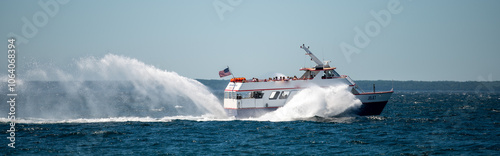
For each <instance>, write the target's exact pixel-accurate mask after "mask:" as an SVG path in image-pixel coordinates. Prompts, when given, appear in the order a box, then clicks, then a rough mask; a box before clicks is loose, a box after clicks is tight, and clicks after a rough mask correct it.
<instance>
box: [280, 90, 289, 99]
mask: <svg viewBox="0 0 500 156" xmlns="http://www.w3.org/2000/svg"><path fill="white" fill-rule="evenodd" d="M289 94H290V91H281V96H280V99H287V98H288V95H289Z"/></svg>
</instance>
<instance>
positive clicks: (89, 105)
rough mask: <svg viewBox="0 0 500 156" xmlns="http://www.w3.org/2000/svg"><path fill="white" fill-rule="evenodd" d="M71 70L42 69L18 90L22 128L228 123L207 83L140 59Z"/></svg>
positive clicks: (80, 64)
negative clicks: (76, 124)
mask: <svg viewBox="0 0 500 156" xmlns="http://www.w3.org/2000/svg"><path fill="white" fill-rule="evenodd" d="M70 67H73V68H74V69H69V70H62V69H60V68H58V67H37V68H34V69H28V72H26V73H24V74H23V76H22V77H21V78H20V79H19V80H18V82H19V83H18V86H17V90H18V94H19V96H18V99H17V100H16V101H17V103H18V105H17V106H16V119H17V122H23V119H25V120H24V121H25V122H35V123H36V122H107V121H110V122H113V121H116V122H120V121H168V120H171V119H176V118H180V119H182V118H193V119H194V120H198V119H204V118H213V119H219V118H227V117H226V115H225V112H224V110H223V107H222V104H221V103H220V101H219V100H218V99H217V97H216V96H215V95H213V94H212V93H211V92H210V91H209V89H208V88H207V87H206V86H204V85H203V84H202V83H200V82H198V81H196V80H194V79H190V78H187V77H183V76H180V75H178V74H177V73H175V72H171V71H164V70H160V69H158V68H155V67H154V66H151V65H147V64H145V63H143V62H140V61H138V60H136V59H132V58H128V57H123V56H117V55H113V54H108V55H105V56H104V57H103V58H95V57H86V58H81V59H79V60H77V61H76V63H75V64H73V65H70ZM19 75H21V74H19ZM33 79H35V80H37V81H32V80H33ZM27 80H29V81H27ZM2 88H3V87H2ZM5 98H7V97H3V98H2V99H3V100H5V101H6V100H7V99H5ZM7 111H9V108H8V105H1V106H0V113H1V114H7V113H8V112H7ZM5 119H6V118H0V122H4V121H3V120H5Z"/></svg>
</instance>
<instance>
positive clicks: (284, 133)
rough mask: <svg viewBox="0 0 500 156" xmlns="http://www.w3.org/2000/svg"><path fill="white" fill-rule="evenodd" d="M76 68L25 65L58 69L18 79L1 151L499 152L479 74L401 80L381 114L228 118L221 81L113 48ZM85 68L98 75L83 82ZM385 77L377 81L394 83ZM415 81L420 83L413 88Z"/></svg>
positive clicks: (1, 122)
mask: <svg viewBox="0 0 500 156" xmlns="http://www.w3.org/2000/svg"><path fill="white" fill-rule="evenodd" d="M102 62H104V64H100V63H102ZM76 66H77V67H78V69H75V70H76V71H78V72H77V73H79V74H74V73H70V72H66V73H64V72H62V74H61V72H60V73H58V74H50V73H49V72H50V71H54V69H50V70H43V69H41V70H34V71H30V72H29V73H34V74H35V75H36V74H39V73H42V74H39V75H42V76H43V75H59V76H58V78H59V79H62V80H58V81H27V80H23V79H19V82H18V86H17V87H18V94H19V95H18V97H17V99H16V119H17V120H16V126H15V128H16V140H15V141H16V143H15V147H16V148H15V149H13V148H10V147H8V146H7V144H8V143H10V141H9V140H8V139H7V136H9V133H8V132H7V130H8V129H9V128H10V126H9V122H10V120H8V119H7V118H6V116H7V114H8V112H9V106H8V104H2V105H0V114H4V115H5V116H4V117H0V127H1V128H0V129H1V130H2V132H3V133H2V134H3V135H2V137H1V138H2V139H0V153H1V154H4V155H53V154H57V155H104V154H107V155H111V154H113V155H114V154H118V155H122V154H123V155H125V154H133V155H139V154H145V155H170V154H172V155H219V154H226V155H498V154H500V131H499V128H500V120H499V119H500V116H499V113H500V108H499V107H500V92H499V90H498V86H488V85H481V84H483V83H482V82H481V83H478V82H464V83H451V82H404V81H400V82H396V83H395V84H396V85H395V86H394V89H395V93H394V94H393V96H392V97H391V99H390V100H389V103H388V104H387V106H386V108H385V109H384V111H383V112H382V114H381V115H379V116H355V115H351V116H345V115H343V116H335V115H333V116H309V117H305V118H295V119H292V120H283V121H280V120H278V121H276V120H273V121H269V120H271V119H259V118H256V119H234V118H231V117H224V116H223V115H222V114H221V113H222V112H223V111H221V110H222V98H223V88H224V87H225V86H226V85H227V81H220V80H198V81H197V80H193V79H190V78H186V77H182V76H180V75H178V74H176V73H175V72H169V71H163V70H158V69H156V68H154V67H152V66H149V65H146V64H144V63H142V62H139V61H137V60H134V59H130V58H124V57H120V56H114V55H111V56H105V57H104V58H103V59H97V60H92V59H90V60H89V59H84V60H83V61H78V63H77V65H76ZM29 73H28V74H25V75H24V76H25V77H28V75H29ZM82 73H83V74H82ZM103 73H105V74H103ZM86 74H88V75H90V77H92V78H95V79H97V80H98V81H88V80H87V79H88V77H89V76H88V75H86ZM39 75H38V76H39ZM61 75H62V76H61ZM64 78H66V79H64ZM122 78H123V79H124V80H123V79H122ZM48 79H51V78H48ZM372 83H376V82H368V81H361V82H359V84H360V86H362V87H363V85H368V86H371V84H372ZM386 84H387V85H382V86H380V85H379V86H377V88H379V89H380V90H386V89H390V87H392V86H391V85H388V84H390V83H388V82H386ZM408 84H413V87H412V86H408ZM496 84H497V83H496ZM5 85H6V83H1V84H0V88H5V87H6V86H5ZM403 85H406V87H405V88H403V89H400V90H398V86H403ZM423 85H427V86H428V87H422V86H423ZM452 85H456V86H458V87H456V88H459V89H458V90H457V89H453V88H454V87H451V86H452ZM489 85H491V84H489ZM415 86H419V89H418V90H411V88H416V87H415ZM432 86H434V88H432ZM435 86H446V87H440V88H441V90H436V87H435ZM467 86H469V87H467ZM422 88H423V89H422ZM425 88H429V90H425ZM431 88H432V89H431ZM440 88H438V89H440ZM365 89H366V88H365ZM368 89H369V88H368ZM368 89H367V90H368ZM447 89H448V90H447ZM6 94H7V92H6V91H5V90H0V95H1V96H0V100H2V101H7V100H8V99H7V98H8V97H6V96H5V95H6ZM304 104H305V105H307V103H304ZM327 105H335V103H328V104H327ZM285 107H286V106H285Z"/></svg>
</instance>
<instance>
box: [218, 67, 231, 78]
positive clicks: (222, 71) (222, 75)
mask: <svg viewBox="0 0 500 156" xmlns="http://www.w3.org/2000/svg"><path fill="white" fill-rule="evenodd" d="M229 75H231V72H230V71H229V67H227V68H226V69H224V70H221V71H219V76H220V77H221V78H222V77H225V76H229Z"/></svg>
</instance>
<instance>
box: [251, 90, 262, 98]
mask: <svg viewBox="0 0 500 156" xmlns="http://www.w3.org/2000/svg"><path fill="white" fill-rule="evenodd" d="M262 96H264V93H262V91H254V92H252V93H251V96H250V97H252V98H256V99H262Z"/></svg>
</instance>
